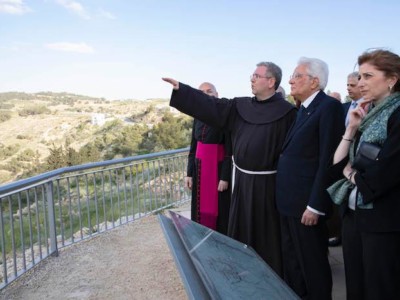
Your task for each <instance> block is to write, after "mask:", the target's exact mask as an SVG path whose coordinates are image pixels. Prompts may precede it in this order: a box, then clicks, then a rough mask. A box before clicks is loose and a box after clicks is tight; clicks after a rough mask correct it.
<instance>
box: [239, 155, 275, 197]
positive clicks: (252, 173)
mask: <svg viewBox="0 0 400 300" xmlns="http://www.w3.org/2000/svg"><path fill="white" fill-rule="evenodd" d="M232 163H233V172H232V192H233V188H234V186H235V173H236V169H238V170H239V171H240V172H243V173H246V174H251V175H271V174H276V172H277V171H276V170H271V171H249V170H245V169H242V168H240V167H238V165H237V164H235V160H234V159H233V156H232Z"/></svg>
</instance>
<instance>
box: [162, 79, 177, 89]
mask: <svg viewBox="0 0 400 300" xmlns="http://www.w3.org/2000/svg"><path fill="white" fill-rule="evenodd" d="M162 80H164V81H165V82H168V83H170V84H171V85H172V88H173V89H174V90H175V91H177V90H179V81H177V80H175V79H172V78H167V77H163V78H162Z"/></svg>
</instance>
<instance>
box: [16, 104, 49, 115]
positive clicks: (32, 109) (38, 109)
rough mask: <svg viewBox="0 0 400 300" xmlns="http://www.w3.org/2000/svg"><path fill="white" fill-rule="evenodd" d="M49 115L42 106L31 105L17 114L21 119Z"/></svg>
mask: <svg viewBox="0 0 400 300" xmlns="http://www.w3.org/2000/svg"><path fill="white" fill-rule="evenodd" d="M49 113H51V111H50V109H48V108H47V107H46V106H44V105H32V106H27V107H25V108H23V109H21V110H20V111H19V112H18V115H19V116H21V117H26V116H34V115H42V114H49Z"/></svg>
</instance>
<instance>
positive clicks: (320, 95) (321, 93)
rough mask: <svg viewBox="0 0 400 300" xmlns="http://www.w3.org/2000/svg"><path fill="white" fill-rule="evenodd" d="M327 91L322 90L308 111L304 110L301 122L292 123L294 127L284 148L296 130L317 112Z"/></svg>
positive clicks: (287, 137)
mask: <svg viewBox="0 0 400 300" xmlns="http://www.w3.org/2000/svg"><path fill="white" fill-rule="evenodd" d="M324 96H325V93H324V92H322V91H320V92H319V93H318V94H317V96H315V98H314V100H313V101H312V102H311V104H310V105H309V106H308V107H307V109H306V111H305V112H304V115H303V116H302V117H301V119H300V120H299V122H297V123H295V124H293V125H292V127H291V128H290V130H289V133H288V135H287V136H286V139H285V142H284V143H283V148H282V149H285V147H286V146H287V144H289V142H290V140H291V139H292V137H293V136H294V135H295V134H296V132H297V131H298V130H299V129H300V128H301V127H303V125H304V124H305V123H306V122H307V121H308V120H309V119H310V117H311V115H312V114H313V113H314V112H315V110H316V109H317V108H318V106H319V104H320V103H321V101H322V99H323V98H324Z"/></svg>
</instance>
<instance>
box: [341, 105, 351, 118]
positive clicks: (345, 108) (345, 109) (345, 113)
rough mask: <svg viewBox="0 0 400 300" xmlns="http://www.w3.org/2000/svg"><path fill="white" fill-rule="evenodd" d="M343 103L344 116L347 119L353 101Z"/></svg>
mask: <svg viewBox="0 0 400 300" xmlns="http://www.w3.org/2000/svg"><path fill="white" fill-rule="evenodd" d="M342 105H343V112H344V118H345V119H346V116H347V112H348V111H349V108H350V105H351V101H349V102H346V103H343V104H342Z"/></svg>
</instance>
